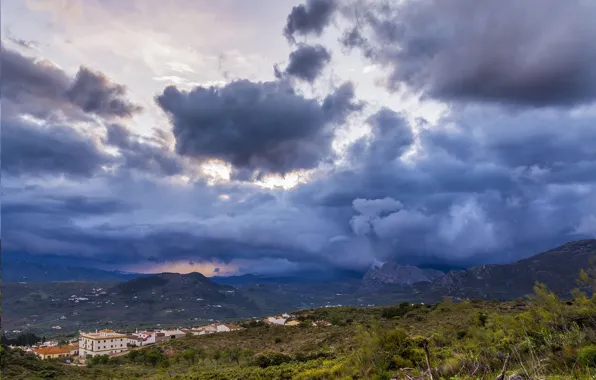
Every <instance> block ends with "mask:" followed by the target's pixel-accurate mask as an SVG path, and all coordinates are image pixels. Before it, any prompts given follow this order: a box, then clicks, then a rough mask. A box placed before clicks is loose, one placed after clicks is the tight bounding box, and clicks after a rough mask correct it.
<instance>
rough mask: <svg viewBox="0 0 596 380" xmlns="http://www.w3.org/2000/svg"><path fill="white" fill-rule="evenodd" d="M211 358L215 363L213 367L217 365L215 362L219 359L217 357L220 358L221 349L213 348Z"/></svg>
mask: <svg viewBox="0 0 596 380" xmlns="http://www.w3.org/2000/svg"><path fill="white" fill-rule="evenodd" d="M211 359H213V362H214V363H215V367H217V362H218V361H219V359H221V351H220V350H218V349H215V350H214V351H213V352H212V353H211Z"/></svg>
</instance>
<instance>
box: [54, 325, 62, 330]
mask: <svg viewBox="0 0 596 380" xmlns="http://www.w3.org/2000/svg"><path fill="white" fill-rule="evenodd" d="M52 328H53V329H54V330H62V327H60V326H58V325H56V326H52Z"/></svg>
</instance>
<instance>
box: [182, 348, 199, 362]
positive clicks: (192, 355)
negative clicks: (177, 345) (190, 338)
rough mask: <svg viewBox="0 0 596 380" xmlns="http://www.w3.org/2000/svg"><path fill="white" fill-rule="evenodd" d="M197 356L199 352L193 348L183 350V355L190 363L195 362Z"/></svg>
mask: <svg viewBox="0 0 596 380" xmlns="http://www.w3.org/2000/svg"><path fill="white" fill-rule="evenodd" d="M196 356H197V352H196V351H195V350H193V349H192V348H189V349H187V350H184V351H183V352H182V357H183V358H184V360H186V361H187V362H188V365H191V364H195V357H196Z"/></svg>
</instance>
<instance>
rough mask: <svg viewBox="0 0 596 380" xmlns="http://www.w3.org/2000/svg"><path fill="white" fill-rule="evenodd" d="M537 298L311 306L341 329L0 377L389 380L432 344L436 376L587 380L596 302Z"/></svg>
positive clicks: (24, 365) (25, 362) (17, 366)
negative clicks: (534, 374) (573, 379)
mask: <svg viewBox="0 0 596 380" xmlns="http://www.w3.org/2000/svg"><path fill="white" fill-rule="evenodd" d="M541 297H542V298H540V297H539V299H538V303H529V302H525V301H514V302H500V303H499V302H486V301H472V302H469V301H468V302H462V303H457V304H452V303H451V302H449V301H444V302H442V303H440V304H438V305H433V306H423V305H416V306H411V305H402V306H401V307H398V306H395V307H389V308H387V307H377V308H354V307H342V308H324V309H313V310H305V311H302V312H300V313H299V314H300V315H301V317H302V318H310V319H326V320H331V321H333V322H335V323H336V324H339V326H333V327H265V326H260V327H251V328H248V329H246V330H242V331H237V332H230V333H219V334H214V335H207V336H197V337H186V338H182V339H178V340H174V341H169V342H166V343H162V344H159V345H157V346H155V347H152V348H146V349H142V350H139V352H140V353H137V354H135V355H136V356H137V357H136V358H135V359H134V360H131V358H130V357H129V356H125V357H123V358H119V359H112V360H110V362H109V363H107V364H97V365H94V366H92V367H91V368H74V367H68V366H65V365H63V364H59V363H41V362H40V361H39V360H34V359H31V358H25V357H18V356H19V355H17V354H14V353H11V354H10V359H9V360H8V362H7V361H6V360H5V358H3V367H4V366H5V365H7V368H8V370H7V371H5V372H4V375H5V378H6V379H12V378H15V379H16V378H19V377H18V376H17V375H18V374H19V373H20V374H22V373H25V372H26V371H29V373H38V374H42V373H46V374H47V373H51V374H52V375H53V378H57V379H131V378H144V379H166V378H178V379H294V378H295V379H335V378H347V377H351V376H354V375H355V376H358V377H357V378H371V379H372V378H375V379H385V378H387V377H386V376H388V375H389V374H393V373H401V372H400V371H399V368H400V367H408V368H415V369H414V370H409V371H410V372H411V373H416V372H418V373H421V372H422V370H423V369H424V368H425V360H424V355H423V350H422V349H421V347H422V345H421V342H427V343H428V344H429V347H430V352H431V364H432V366H433V368H434V371H435V378H453V379H458V377H455V376H456V375H457V373H458V372H459V373H460V375H461V376H460V377H459V378H466V376H469V375H470V374H471V373H473V371H474V370H475V368H480V371H481V372H482V371H484V372H483V373H482V374H481V373H480V372H478V370H477V373H476V374H475V375H474V376H476V378H480V377H481V375H482V376H488V377H491V376H493V378H494V376H496V374H497V373H498V372H499V371H500V369H501V367H502V364H503V361H504V357H505V353H506V352H511V353H512V359H511V360H510V364H509V368H510V373H511V372H515V373H522V371H524V370H525V371H530V372H531V371H538V372H540V375H541V378H549V379H555V378H567V375H569V374H570V373H571V372H574V373H575V374H576V375H577V376H578V378H589V375H588V372H589V371H590V365H596V350H595V351H594V355H593V356H594V357H593V360H594V362H593V363H592V362H589V360H592V359H590V357H589V355H588V359H586V353H585V351H586V347H588V348H589V347H594V346H593V345H594V344H596V323H595V321H594V320H593V319H592V318H596V301H595V302H593V301H591V300H590V299H587V298H581V297H579V298H577V299H575V300H573V301H567V302H562V301H558V300H557V299H556V298H552V297H553V296H552V295H550V294H548V293H545V294H542V296H541ZM549 297H551V298H549ZM553 299H554V300H555V301H553V302H551V301H552V300H553ZM549 300H551V301H549ZM549 302H550V304H549ZM400 328H403V329H404V331H405V332H403V333H402V332H400V330H399V329H400ZM421 337H425V338H426V340H425V339H423V338H421ZM189 352H190V354H189ZM4 356H5V357H6V354H5V355H4ZM534 356H535V357H536V358H534ZM15 357H17V358H18V360H16V359H15ZM152 357H153V359H152ZM586 360H588V361H586ZM537 362H540V363H542V364H541V366H542V367H541V368H538V367H537V366H535V365H534V364H535V363H537ZM259 364H260V365H259ZM272 364H273V365H272ZM532 366H534V367H536V368H537V369H532ZM262 367H266V368H262ZM36 368H37V369H36ZM524 368H525V369H524ZM35 371H37V372H35ZM592 373H596V371H593V372H592ZM30 378H35V377H30ZM41 378H43V377H41ZM404 378H405V377H404ZM471 378H475V377H471Z"/></svg>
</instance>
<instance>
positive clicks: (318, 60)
mask: <svg viewBox="0 0 596 380" xmlns="http://www.w3.org/2000/svg"><path fill="white" fill-rule="evenodd" d="M330 61H331V53H330V52H329V51H328V50H327V49H325V47H323V46H322V45H300V46H299V47H298V48H297V49H296V50H295V51H293V52H292V53H291V54H290V61H289V63H288V66H287V67H286V68H285V70H284V71H283V72H281V71H280V70H279V68H278V67H277V66H276V67H275V74H276V77H278V78H281V77H282V75H283V74H285V75H288V76H291V77H295V78H298V79H301V80H304V81H306V82H308V83H313V82H314V81H315V80H316V79H317V78H318V77H319V76H320V75H321V72H322V71H323V69H324V68H325V66H326V65H327V64H329V62H330Z"/></svg>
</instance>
